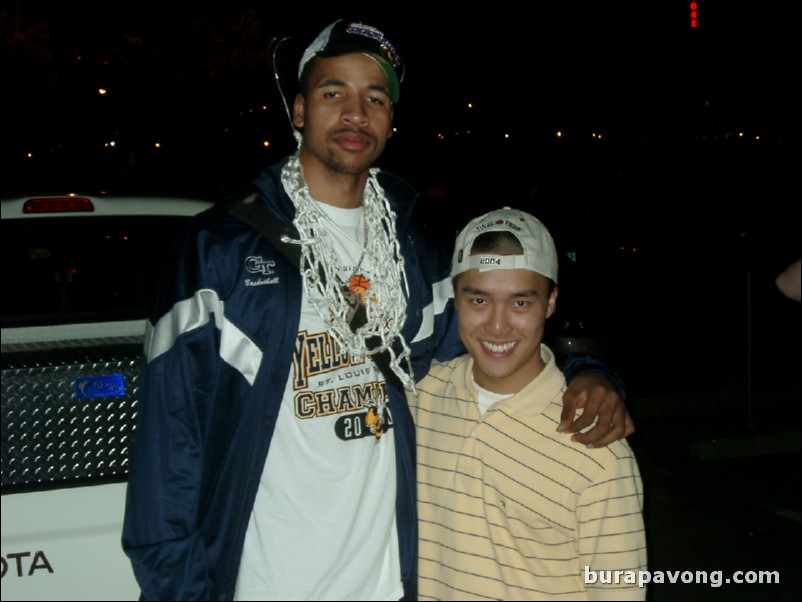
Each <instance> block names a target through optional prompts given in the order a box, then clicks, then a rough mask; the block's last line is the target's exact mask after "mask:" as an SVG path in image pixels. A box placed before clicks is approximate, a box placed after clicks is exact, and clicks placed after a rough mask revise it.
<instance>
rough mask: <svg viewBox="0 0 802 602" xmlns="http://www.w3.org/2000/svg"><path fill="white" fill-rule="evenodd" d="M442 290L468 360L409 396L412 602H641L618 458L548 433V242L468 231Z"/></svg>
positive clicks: (531, 220) (552, 375)
mask: <svg viewBox="0 0 802 602" xmlns="http://www.w3.org/2000/svg"><path fill="white" fill-rule="evenodd" d="M451 276H452V283H453V286H454V297H455V301H456V308H457V313H458V318H459V332H460V336H461V338H462V341H463V342H464V344H465V346H466V348H467V350H468V352H469V354H468V355H463V356H461V357H458V358H456V359H454V360H451V361H448V362H445V363H437V364H435V365H433V367H432V369H431V371H430V372H429V374H428V376H427V377H426V378H425V379H424V380H423V381H421V382H420V384H419V385H418V393H419V395H418V397H417V398H414V397H412V396H410V405H411V406H412V410H413V414H414V416H415V422H416V425H417V438H418V448H417V457H418V512H419V529H420V541H419V568H418V570H419V584H418V585H419V588H418V589H419V599H421V600H426V599H437V600H449V599H459V600H468V599H496V600H516V599H517V600H521V599H529V600H532V599H538V600H543V599H573V600H596V599H616V600H623V599H632V600H643V599H645V596H646V590H645V588H639V587H638V585H637V583H635V582H634V579H629V578H628V577H629V576H632V575H637V574H638V571H642V570H646V541H645V534H644V525H643V517H642V509H643V488H642V483H641V477H640V472H639V469H638V465H637V463H636V460H635V457H634V456H633V454H632V450H631V449H630V447H629V444H628V443H627V441H626V440H625V439H619V440H617V441H614V442H613V443H611V444H610V445H608V446H606V447H603V448H600V449H587V448H586V447H584V446H580V445H578V444H575V443H572V442H571V440H570V434H565V433H558V432H557V431H556V428H557V425H558V424H559V422H560V412H561V410H562V401H561V400H562V394H563V391H564V390H565V378H564V376H563V373H562V372H561V371H560V369H559V368H558V367H557V364H556V362H555V358H554V354H553V353H552V351H551V350H550V349H549V348H548V347H547V346H546V345H544V344H543V343H542V339H543V333H544V327H545V323H546V319H547V318H548V317H549V316H551V315H552V314H553V313H554V311H555V307H556V302H557V251H556V248H555V245H554V241H553V239H552V237H551V235H550V234H549V232H548V230H547V229H546V228H545V226H544V225H543V224H542V223H541V222H540V221H539V220H538V219H537V218H535V217H534V216H532V215H530V214H528V213H525V212H523V211H518V210H514V209H510V208H507V207H505V208H503V209H500V210H497V211H492V212H490V213H487V214H485V215H483V216H481V217H478V218H476V219H474V220H472V221H471V222H470V223H469V224H468V225H467V226H466V227H465V229H464V230H463V231H462V232H461V233H460V234H459V236H458V237H457V241H456V245H455V249H454V256H453V261H452V271H451ZM587 574H592V575H594V576H601V577H598V578H596V579H594V580H593V582H592V583H591V582H588V583H586V581H590V580H588V579H586V578H584V575H587Z"/></svg>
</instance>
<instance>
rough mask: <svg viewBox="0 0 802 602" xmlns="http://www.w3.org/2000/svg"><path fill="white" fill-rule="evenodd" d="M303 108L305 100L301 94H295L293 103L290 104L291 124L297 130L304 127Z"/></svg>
mask: <svg viewBox="0 0 802 602" xmlns="http://www.w3.org/2000/svg"><path fill="white" fill-rule="evenodd" d="M305 107H306V99H305V98H304V97H303V96H302V95H301V94H296V95H295V101H294V102H293V103H292V124H293V125H294V126H295V127H296V128H298V129H301V128H303V127H304V109H305Z"/></svg>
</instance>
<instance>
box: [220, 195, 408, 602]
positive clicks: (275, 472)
mask: <svg viewBox="0 0 802 602" xmlns="http://www.w3.org/2000/svg"><path fill="white" fill-rule="evenodd" d="M319 206H320V208H321V209H322V210H323V211H325V212H326V214H327V215H328V216H329V217H331V219H332V220H333V221H334V222H335V223H336V224H337V226H339V228H340V229H341V230H342V232H344V233H345V235H346V236H344V235H343V234H342V233H340V232H337V231H336V230H335V229H333V228H330V232H331V233H332V234H333V236H332V240H333V246H334V249H335V253H336V255H337V258H338V261H339V264H340V265H339V266H338V269H337V270H336V271H337V273H338V274H339V275H340V277H341V278H342V280H343V281H347V280H348V278H350V276H351V275H352V274H353V272H354V270H355V268H356V267H357V266H356V264H357V263H358V261H359V258H360V256H361V255H362V248H361V246H358V245H357V244H356V243H360V244H361V243H362V238H363V234H362V232H361V230H362V209H361V208H359V209H340V208H336V207H332V206H330V205H326V204H323V203H320V204H319ZM323 223H324V224H325V222H323ZM360 274H362V275H364V276H366V277H368V278H370V265H369V264H368V265H365V264H364V262H363V265H362V269H360ZM307 301H308V300H307V296H306V293H304V298H303V302H302V312H301V322H300V325H299V332H298V339H297V343H296V353H295V356H294V358H293V364H292V366H291V367H290V377H289V379H288V382H287V387H286V390H285V393H284V399H283V401H282V404H281V410H280V411H279V415H278V422H277V424H276V429H275V433H274V435H273V440H272V442H271V446H270V452H269V454H268V457H267V462H266V464H265V467H264V472H263V475H262V478H261V481H260V484H259V490H258V493H257V496H256V503H255V505H254V509H253V513H252V515H251V519H250V523H249V525H248V531H247V533H246V535H245V545H244V548H243V555H242V562H241V564H240V571H239V577H238V580H237V591H236V594H235V599H237V600H398V599H399V598H400V597H402V596H403V587H402V584H401V567H400V558H399V551H398V533H397V530H396V526H395V501H396V467H395V441H394V438H393V433H392V432H387V431H386V429H387V427H385V432H384V434H383V435H382V436H381V438H379V439H377V438H376V437H375V435H374V434H373V433H372V432H370V431H369V429H368V427H367V425H366V423H365V415H366V410H367V407H366V406H365V405H364V401H365V400H366V399H370V398H371V397H375V396H380V395H382V394H383V387H382V384H383V382H384V377H383V376H382V374H381V372H380V370H379V369H378V367H377V366H376V365H375V364H374V363H373V362H372V361H371V360H369V359H365V358H362V359H361V360H359V361H353V360H352V359H351V358H350V356H349V355H348V354H345V353H342V352H341V351H340V348H339V346H338V345H337V343H336V342H335V341H334V340H333V339H332V338H331V336H330V335H329V334H328V333H327V332H326V328H325V326H324V323H323V320H322V319H321V317H320V315H318V313H317V312H316V311H315V310H314V308H313V307H312V306H311V305H310V304H309V303H308V302H307ZM265 319H270V317H269V316H266V318H265ZM391 419H392V417H391V416H388V420H391Z"/></svg>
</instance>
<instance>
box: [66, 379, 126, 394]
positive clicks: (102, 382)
mask: <svg viewBox="0 0 802 602" xmlns="http://www.w3.org/2000/svg"><path fill="white" fill-rule="evenodd" d="M123 395H125V375H124V374H105V375H103V376H79V377H78V378H76V379H75V398H76V399H94V398H96V397H122V396H123Z"/></svg>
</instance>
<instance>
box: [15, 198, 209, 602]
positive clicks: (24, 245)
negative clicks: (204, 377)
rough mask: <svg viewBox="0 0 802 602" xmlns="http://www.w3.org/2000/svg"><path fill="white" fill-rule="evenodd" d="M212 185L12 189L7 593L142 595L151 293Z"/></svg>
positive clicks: (27, 596)
mask: <svg viewBox="0 0 802 602" xmlns="http://www.w3.org/2000/svg"><path fill="white" fill-rule="evenodd" d="M211 206H212V203H211V202H210V201H208V200H205V199H190V198H175V197H158V196H154V197H150V196H137V197H132V196H127V197H111V196H105V195H101V196H75V195H68V196H62V197H56V196H40V197H30V198H13V199H5V198H4V199H2V225H3V236H2V245H3V247H2V248H3V255H2V257H3V266H4V270H3V272H4V276H5V278H4V282H5V286H4V291H5V292H4V293H3V295H2V299H3V301H2V307H3V310H2V470H1V472H2V505H1V507H2V567H1V568H2V599H3V600H4V601H5V600H137V599H138V597H139V588H138V586H137V584H136V581H135V580H134V576H133V572H132V570H131V565H130V563H129V561H128V558H127V557H126V556H125V554H124V553H123V551H122V547H121V544H120V536H121V530H122V518H123V510H124V504H125V487H126V475H127V466H128V449H129V442H130V439H131V437H132V434H133V419H134V416H135V415H136V404H137V393H138V389H139V387H138V383H139V380H138V374H139V357H140V352H141V347H142V336H143V333H144V323H145V322H144V316H145V311H144V308H145V304H146V302H147V298H148V296H149V295H150V294H151V292H152V290H153V287H154V285H155V281H156V278H157V277H158V272H159V269H160V267H161V264H162V261H163V257H164V253H165V251H166V248H167V246H168V245H169V244H170V242H171V241H172V240H173V238H174V236H175V233H176V231H177V229H178V228H180V227H181V225H182V224H183V223H184V222H185V221H186V220H187V219H188V218H189V217H190V216H192V215H194V214H196V213H198V212H200V211H202V210H204V209H206V208H208V207H211Z"/></svg>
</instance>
